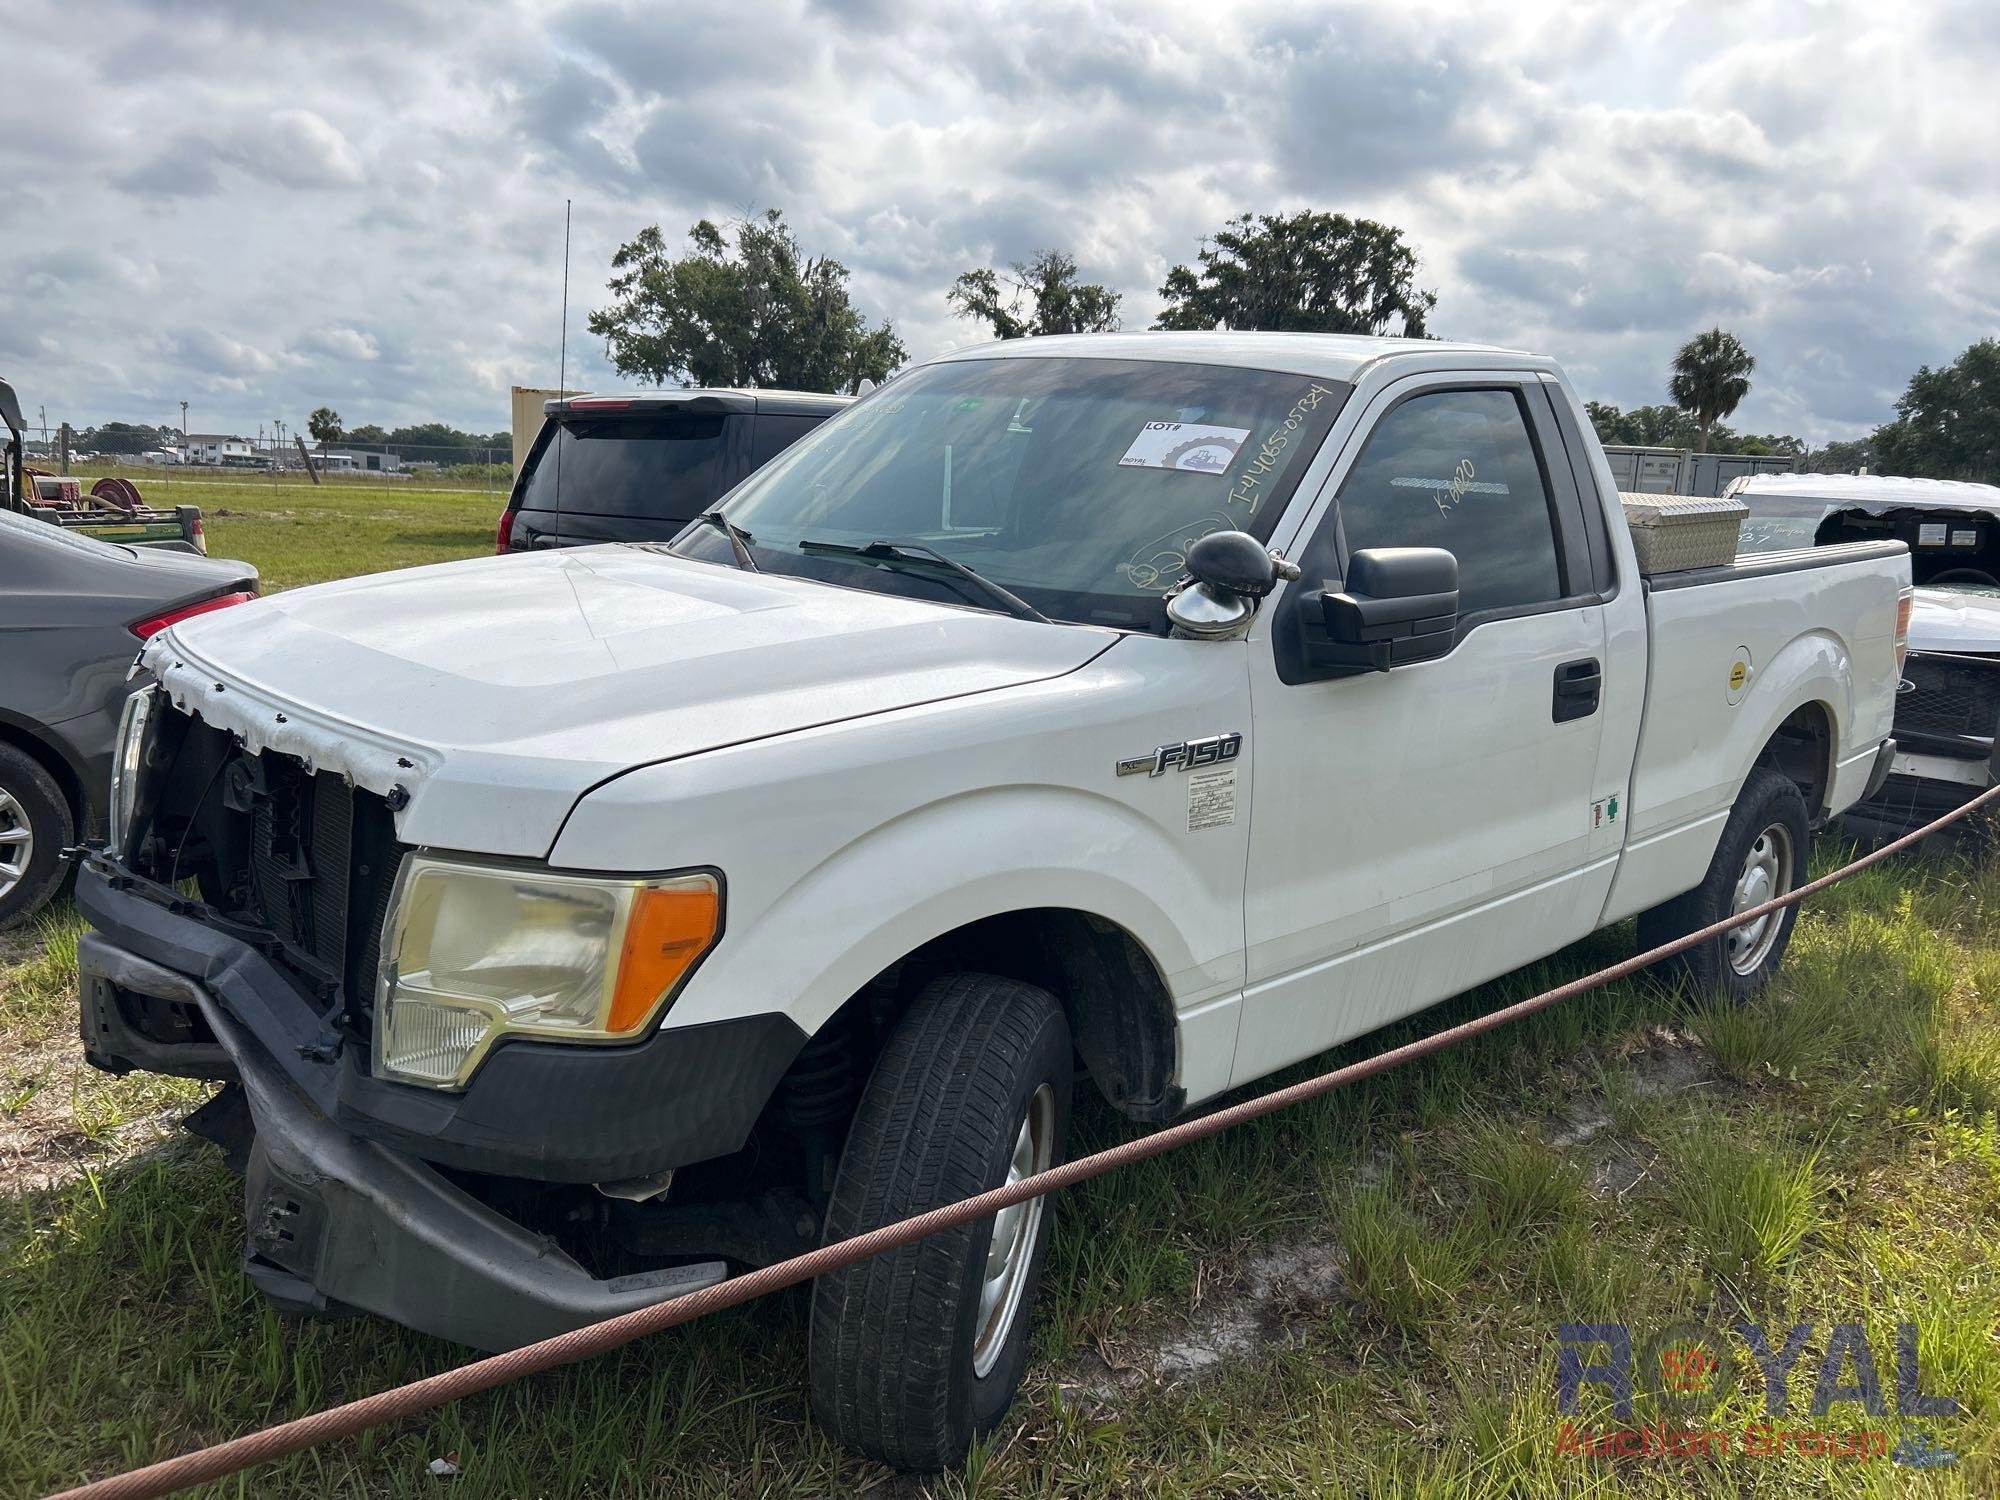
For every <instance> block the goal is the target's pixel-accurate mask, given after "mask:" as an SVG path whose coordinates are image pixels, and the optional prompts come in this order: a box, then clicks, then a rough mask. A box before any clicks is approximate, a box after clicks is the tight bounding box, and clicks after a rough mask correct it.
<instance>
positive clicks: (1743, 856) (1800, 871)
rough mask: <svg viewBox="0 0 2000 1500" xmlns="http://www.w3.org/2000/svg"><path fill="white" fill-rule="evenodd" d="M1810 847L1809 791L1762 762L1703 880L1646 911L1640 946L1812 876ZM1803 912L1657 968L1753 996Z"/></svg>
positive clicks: (1718, 939)
mask: <svg viewBox="0 0 2000 1500" xmlns="http://www.w3.org/2000/svg"><path fill="white" fill-rule="evenodd" d="M1810 852H1811V834H1810V832H1809V831H1808V829H1807V825H1806V799H1805V797H1804V796H1803V795H1802V794H1801V793H1800V791H1799V789H1798V786H1797V784H1796V783H1794V782H1793V781H1792V780H1791V779H1790V778H1789V777H1787V776H1785V775H1783V774H1781V773H1780V772H1777V771H1774V770H1772V769H1771V768H1770V767H1768V766H1758V767H1755V768H1754V769H1752V771H1751V772H1750V775H1749V778H1748V779H1747V780H1746V781H1745V782H1744V783H1743V791H1742V793H1741V794H1740V795H1739V796H1738V797H1737V799H1736V806H1735V807H1734V808H1733V809H1731V811H1730V814H1729V821H1728V822H1727V823H1725V824H1724V825H1723V828H1722V837H1721V838H1720V839H1719V840H1718V841H1717V843H1716V846H1715V855H1714V857H1713V858H1712V859H1711V860H1710V861H1709V864H1708V873H1707V875H1705V876H1704V877H1703V878H1702V882H1701V884H1700V885H1698V886H1696V887H1695V888H1694V889H1693V890H1691V891H1689V892H1687V893H1686V894H1685V895H1681V896H1676V897H1675V898H1674V899H1673V900H1671V901H1667V902H1663V903H1662V904H1660V905H1659V906H1656V907H1654V908H1653V909H1652V910H1651V911H1649V912H1645V913H1642V914H1641V915H1640V917H1639V949H1640V951H1641V952H1644V951H1645V950H1646V949H1648V948H1656V947H1658V946H1659V945H1660V944H1662V943H1670V942H1672V941H1673V940H1674V939H1675V938H1678V937H1685V936H1686V935H1687V934H1688V933H1690V932H1697V931H1699V930H1700V929H1701V928H1704V927H1707V926H1709V925H1711V924H1712V923H1715V922H1720V921H1721V920H1722V919H1723V918H1725V917H1727V916H1729V915H1730V914H1731V913H1732V912H1735V911H1744V910H1748V909H1749V908H1750V907H1752V906H1755V905H1758V904H1759V903H1761V902H1764V901H1769V900H1770V899H1771V898H1772V897H1774V896H1782V895H1784V894H1785V893H1786V892H1787V891H1790V890H1793V889H1795V888H1796V887H1797V886H1798V885H1799V884H1800V883H1801V881H1803V880H1804V878H1805V870H1806V859H1807V856H1808V855H1809V853H1810ZM1798 917H1799V909H1798V908H1797V907H1796V906H1788V907H1786V908H1785V909H1784V910H1783V911H1777V912H1772V913H1770V914H1769V915H1768V916H1764V917H1760V918H1758V919H1757V920H1756V921H1755V922H1753V923H1750V924H1748V925H1747V926H1745V927H1739V928H1735V929H1733V930H1731V931H1729V932H1724V933H1719V934H1717V935H1716V936H1715V937H1712V938H1709V939H1708V940H1707V941H1705V942H1701V943H1697V944H1695V945H1694V947H1692V948H1690V949H1688V950H1687V951H1686V952H1685V953H1681V954H1678V955H1676V956H1675V957H1673V958H1669V959H1665V960H1662V961H1661V962H1660V963H1659V964H1658V965H1657V966H1655V970H1654V972H1655V973H1657V974H1659V975H1660V976H1661V977H1663V978H1665V979H1668V980H1670V981H1675V982H1678V983H1682V984H1685V985H1687V986H1688V987H1689V988H1690V989H1692V990H1694V991H1695V992H1696V993H1697V994H1702V995H1710V994H1718V993H1719V994H1722V995H1725V996H1727V997H1728V998H1729V999H1731V1000H1735V1001H1738V1002H1741V1001H1744V1000H1748V999H1749V998H1750V997H1751V996H1752V995H1755V994H1756V993H1757V992H1758V991H1759V990H1761V989H1762V988H1763V987H1764V986H1765V984H1766V983H1767V982H1769V980H1770V977H1771V976H1772V975H1773V974H1774V973H1776V972H1777V970H1778V965H1779V964H1780V963H1782V962H1783V961H1784V957H1785V949H1786V947H1787V946H1789V944H1790V943H1791V940H1792V927H1793V925H1794V924H1795V923H1796V922H1797V921H1798Z"/></svg>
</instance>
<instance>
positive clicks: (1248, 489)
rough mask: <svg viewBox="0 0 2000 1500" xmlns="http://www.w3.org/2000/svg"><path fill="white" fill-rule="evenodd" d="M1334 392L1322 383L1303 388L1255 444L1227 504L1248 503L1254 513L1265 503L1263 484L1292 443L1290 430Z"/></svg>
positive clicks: (1230, 491) (1252, 513) (1244, 504)
mask: <svg viewBox="0 0 2000 1500" xmlns="http://www.w3.org/2000/svg"><path fill="white" fill-rule="evenodd" d="M1332 394H1333V392H1332V391H1330V390H1328V389H1327V388H1326V387H1325V386H1323V385H1320V384H1318V383H1317V382H1315V383H1314V384H1313V385H1311V386H1308V387H1307V388H1306V393H1305V394H1304V395H1303V396H1301V397H1299V399H1298V400H1297V401H1296V402H1295V403H1293V406H1292V409H1291V410H1290V411H1289V412H1287V413H1286V414H1285V420H1284V421H1282V422H1280V423H1279V424H1278V425H1277V426H1276V427H1273V428H1272V429H1271V434H1270V436H1269V437H1267V438H1265V439H1264V441H1263V442H1262V443H1261V444H1259V445H1258V448H1257V453H1256V456H1255V457H1253V458H1252V459H1251V460H1250V462H1249V464H1248V465H1247V466H1246V467H1245V468H1244V470H1243V472H1242V474H1240V475H1239V476H1238V477H1237V480H1236V483H1235V484H1234V485H1232V486H1231V487H1230V490H1229V502H1228V503H1229V504H1231V505H1243V506H1248V507H1249V511H1250V514H1251V515H1253V516H1254V515H1256V514H1257V507H1258V506H1260V505H1262V504H1263V503H1264V496H1263V493H1262V487H1263V484H1264V480H1265V478H1266V477H1267V476H1269V475H1270V474H1271V472H1272V471H1273V470H1274V469H1276V468H1277V467H1278V464H1279V462H1280V461H1281V460H1282V459H1283V458H1284V454H1285V450H1286V449H1287V448H1289V447H1291V445H1292V434H1293V433H1295V432H1297V431H1298V430H1299V428H1300V427H1302V426H1304V425H1305V420H1306V418H1307V417H1309V416H1311V415H1312V414H1313V412H1315V411H1317V410H1318V409H1319V404H1320V403H1321V402H1322V401H1324V400H1326V398H1327V397H1328V396H1331V395H1332Z"/></svg>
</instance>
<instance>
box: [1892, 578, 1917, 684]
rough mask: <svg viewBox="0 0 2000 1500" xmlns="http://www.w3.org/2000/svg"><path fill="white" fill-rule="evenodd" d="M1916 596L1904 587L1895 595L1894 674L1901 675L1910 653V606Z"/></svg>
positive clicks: (1914, 601)
mask: <svg viewBox="0 0 2000 1500" xmlns="http://www.w3.org/2000/svg"><path fill="white" fill-rule="evenodd" d="M1915 603H1916V596H1915V595H1914V594H1913V593H1912V592H1911V591H1910V590H1909V589H1904V590H1903V592H1902V593H1900V594H1899V595H1897V596H1896V675H1897V676H1898V677H1901V676H1902V675H1903V662H1904V660H1905V659H1906V658H1907V657H1908V656H1909V654H1910V607H1911V606H1912V605H1914V604H1915Z"/></svg>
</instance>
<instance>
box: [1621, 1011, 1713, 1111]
mask: <svg viewBox="0 0 2000 1500" xmlns="http://www.w3.org/2000/svg"><path fill="white" fill-rule="evenodd" d="M1644 1037H1645V1040H1644V1043H1643V1045H1642V1046H1640V1047H1639V1048H1637V1049H1636V1050H1634V1051H1631V1052H1628V1053H1627V1054H1626V1055H1625V1056H1624V1057H1623V1058H1622V1059H1621V1060H1622V1061H1623V1062H1624V1064H1625V1066H1626V1067H1627V1068H1628V1069H1629V1070H1630V1071H1631V1076H1632V1090H1633V1092H1634V1093H1636V1094H1639V1095H1640V1096H1641V1097H1643V1098H1647V1099H1657V1098H1659V1097H1660V1096H1661V1095H1663V1094H1679V1093H1684V1092H1686V1091H1687V1090H1688V1089H1696V1088H1707V1087H1708V1086H1709V1085H1711V1084H1713V1083H1714V1082H1715V1065H1714V1064H1713V1063H1712V1062H1711V1061H1710V1060H1709V1056H1708V1052H1707V1049H1706V1048H1704V1047H1703V1046H1702V1045H1701V1043H1700V1042H1699V1041H1697V1040H1696V1039H1695V1038H1694V1037H1693V1036H1692V1035H1690V1034H1689V1033H1687V1032H1685V1031H1676V1030H1674V1029H1673V1028H1672V1027H1669V1026H1648V1027H1647V1028H1646V1030H1645V1032H1644Z"/></svg>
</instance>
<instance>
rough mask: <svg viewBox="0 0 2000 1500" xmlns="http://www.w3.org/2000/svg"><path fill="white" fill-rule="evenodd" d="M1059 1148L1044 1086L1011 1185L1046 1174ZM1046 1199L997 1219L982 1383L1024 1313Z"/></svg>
mask: <svg viewBox="0 0 2000 1500" xmlns="http://www.w3.org/2000/svg"><path fill="white" fill-rule="evenodd" d="M1055 1149H1056V1091H1055V1089H1054V1087H1053V1086H1052V1085H1050V1084H1046V1083H1045V1084H1043V1085H1042V1086H1041V1087H1040V1088H1038V1089H1036V1090H1035V1092H1034V1095H1033V1096H1032V1097H1031V1098H1030V1099H1029V1100H1028V1108H1027V1111H1026V1113H1025V1114H1024V1115H1023V1116H1022V1118H1021V1128H1020V1130H1019V1132H1018V1133H1017V1134H1016V1135H1015V1137H1014V1154H1013V1156H1012V1157H1011V1158H1009V1160H1008V1162H1007V1183H1008V1184H1009V1185H1011V1184H1013V1183H1016V1182H1019V1181H1020V1180H1021V1179H1022V1178H1024V1177H1032V1176H1034V1175H1035V1173H1037V1172H1046V1171H1047V1170H1048V1169H1049V1167H1050V1166H1051V1165H1052V1164H1053V1163H1054V1161H1055ZM1045 1201H1046V1200H1045V1199H1042V1198H1030V1199H1029V1200H1028V1201H1027V1202H1026V1203H1016V1204H1015V1205H1014V1206H1013V1207H1011V1208H1003V1209H1001V1210H1000V1212H999V1213H997V1214H995V1215H994V1216H993V1219H992V1224H993V1233H992V1236H991V1237H990V1238H989V1239H988V1240H987V1244H986V1265H985V1267H984V1268H983V1270H982V1272H981V1279H980V1283H979V1320H978V1322H977V1323H976V1324H975V1325H974V1326H975V1328H976V1329H977V1330H978V1331H977V1333H976V1334H975V1335H974V1337H973V1344H972V1373H973V1374H974V1375H977V1376H979V1377H981V1378H982V1379H983V1378H984V1377H985V1376H987V1375H989V1374H991V1373H992V1370H993V1367H994V1365H996V1364H998V1363H999V1362H1000V1351H1001V1350H1002V1349H1004V1348H1006V1347H1007V1335H1008V1334H1009V1333H1011V1332H1012V1331H1013V1328H1014V1319H1015V1318H1016V1317H1018V1316H1019V1315H1020V1311H1021V1296H1022V1293H1023V1292H1025V1291H1026V1290H1027V1285H1028V1267H1029V1265H1030V1264H1031V1263H1032V1262H1033V1260H1034V1258H1035V1240H1036V1238H1037V1237H1038V1236H1039V1235H1040V1233H1041V1228H1042V1205H1043V1203H1044V1202H1045Z"/></svg>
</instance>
